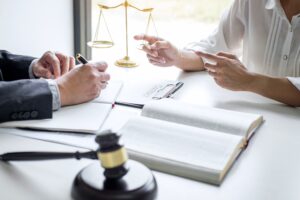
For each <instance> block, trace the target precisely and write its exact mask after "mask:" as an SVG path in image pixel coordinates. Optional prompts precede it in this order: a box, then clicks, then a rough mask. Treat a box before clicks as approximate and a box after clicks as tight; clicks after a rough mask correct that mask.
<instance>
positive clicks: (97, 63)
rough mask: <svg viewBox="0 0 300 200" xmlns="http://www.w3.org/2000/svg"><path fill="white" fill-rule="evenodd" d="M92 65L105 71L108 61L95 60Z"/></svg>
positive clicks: (100, 70)
mask: <svg viewBox="0 0 300 200" xmlns="http://www.w3.org/2000/svg"><path fill="white" fill-rule="evenodd" d="M92 65H93V66H94V67H95V68H96V69H97V70H98V71H99V72H105V71H106V69H107V67H108V65H107V63H106V62H103V61H99V62H95V63H92Z"/></svg>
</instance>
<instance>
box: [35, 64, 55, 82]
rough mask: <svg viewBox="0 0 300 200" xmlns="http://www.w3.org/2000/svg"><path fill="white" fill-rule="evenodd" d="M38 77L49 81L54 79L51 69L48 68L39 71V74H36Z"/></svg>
mask: <svg viewBox="0 0 300 200" xmlns="http://www.w3.org/2000/svg"><path fill="white" fill-rule="evenodd" d="M36 75H37V76H38V77H42V78H47V79H50V78H52V77H53V76H52V73H51V72H50V70H49V69H46V68H43V67H41V68H40V69H39V70H38V71H37V74H36Z"/></svg>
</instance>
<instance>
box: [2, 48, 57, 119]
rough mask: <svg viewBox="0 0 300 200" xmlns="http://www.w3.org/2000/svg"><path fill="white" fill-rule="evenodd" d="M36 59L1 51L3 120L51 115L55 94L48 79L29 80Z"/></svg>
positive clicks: (41, 117)
mask: <svg viewBox="0 0 300 200" xmlns="http://www.w3.org/2000/svg"><path fill="white" fill-rule="evenodd" d="M33 59H34V58H32V57H27V56H19V55H13V54H10V53H8V52H7V51H0V123H1V122H5V121H13V120H27V119H45V118H51V117H52V93H51V91H50V88H49V85H48V82H47V81H45V80H32V79H31V80H26V79H28V78H29V74H28V68H29V66H30V64H31V62H32V60H33ZM1 75H2V80H1ZM19 79H24V80H19Z"/></svg>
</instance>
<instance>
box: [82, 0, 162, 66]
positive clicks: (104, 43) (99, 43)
mask: <svg viewBox="0 0 300 200" xmlns="http://www.w3.org/2000/svg"><path fill="white" fill-rule="evenodd" d="M98 7H99V9H100V15H99V19H98V25H97V31H96V34H95V37H94V40H93V41H91V42H89V43H88V45H89V46H91V47H94V48H108V47H112V46H113V45H114V43H113V41H112V37H111V34H110V32H109V29H108V26H107V23H106V21H105V18H104V15H103V12H102V11H103V10H111V9H116V8H119V7H124V9H125V51H126V55H125V56H124V57H123V58H121V59H119V60H117V61H116V62H115V65H117V66H119V67H127V68H132V67H136V66H138V64H137V63H136V62H134V61H133V60H131V59H130V57H129V45H128V7H130V8H133V9H135V10H137V11H140V12H148V13H150V14H149V19H148V22H147V29H146V30H148V28H149V24H150V21H149V20H153V19H152V15H151V13H152V11H153V9H154V8H138V7H136V6H134V5H133V4H130V3H129V2H128V1H127V0H125V1H124V2H123V3H121V4H118V5H115V6H107V5H104V4H98ZM101 17H103V21H104V24H105V26H106V30H107V32H108V34H109V37H110V41H108V40H98V39H97V38H98V34H99V33H98V32H99V28H100V21H101ZM155 29H156V28H155Z"/></svg>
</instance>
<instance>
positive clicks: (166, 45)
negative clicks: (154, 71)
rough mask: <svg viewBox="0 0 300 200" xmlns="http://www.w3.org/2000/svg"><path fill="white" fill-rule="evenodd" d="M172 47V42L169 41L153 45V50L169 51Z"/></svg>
mask: <svg viewBox="0 0 300 200" xmlns="http://www.w3.org/2000/svg"><path fill="white" fill-rule="evenodd" d="M170 47H171V44H170V42H168V41H158V42H155V43H154V44H153V45H151V49H155V50H160V49H169V48H170Z"/></svg>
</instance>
